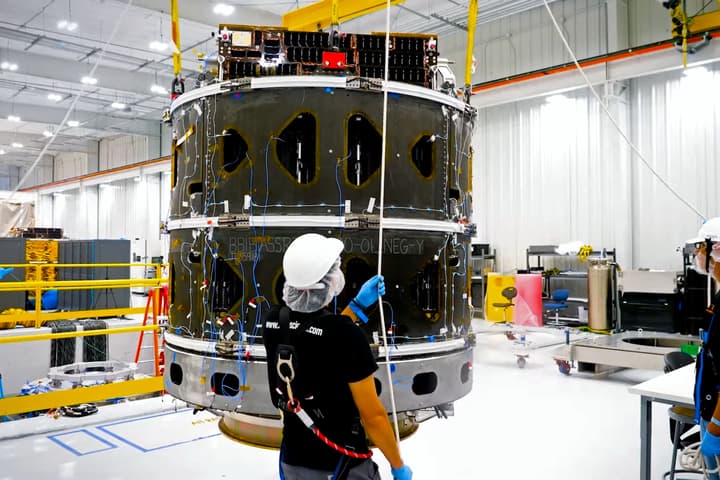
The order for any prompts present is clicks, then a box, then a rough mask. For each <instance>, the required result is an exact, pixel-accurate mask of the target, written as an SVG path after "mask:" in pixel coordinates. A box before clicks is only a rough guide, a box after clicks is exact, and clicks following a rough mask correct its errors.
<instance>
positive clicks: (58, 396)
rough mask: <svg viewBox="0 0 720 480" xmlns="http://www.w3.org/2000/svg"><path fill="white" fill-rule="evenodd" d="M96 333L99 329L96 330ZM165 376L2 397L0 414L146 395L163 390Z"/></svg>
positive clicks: (13, 413)
mask: <svg viewBox="0 0 720 480" xmlns="http://www.w3.org/2000/svg"><path fill="white" fill-rule="evenodd" d="M94 334H95V335H97V331H95V332H94ZM164 388H165V387H164V384H163V377H149V378H141V379H137V380H125V381H123V382H113V383H106V384H103V385H97V386H92V387H82V388H72V389H69V390H56V391H54V392H47V393H41V394H38V395H19V396H15V397H7V398H3V399H0V416H4V415H15V414H18V413H24V412H34V411H36V410H49V409H51V408H59V407H62V406H66V405H77V404H79V403H88V402H99V401H102V400H107V399H109V398H120V397H132V396H136V395H147V394H149V393H155V392H160V391H162V390H164Z"/></svg>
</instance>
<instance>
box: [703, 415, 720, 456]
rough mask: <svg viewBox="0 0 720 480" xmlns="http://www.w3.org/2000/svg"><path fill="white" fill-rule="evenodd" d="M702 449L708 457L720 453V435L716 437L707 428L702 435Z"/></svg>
mask: <svg viewBox="0 0 720 480" xmlns="http://www.w3.org/2000/svg"><path fill="white" fill-rule="evenodd" d="M713 420H714V419H713ZM700 450H701V451H702V453H703V455H705V456H706V457H714V456H717V455H720V437H716V436H715V435H713V434H712V433H710V432H709V431H708V430H705V432H704V434H703V436H702V443H701V444H700Z"/></svg>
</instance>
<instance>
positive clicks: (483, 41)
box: [439, 0, 607, 83]
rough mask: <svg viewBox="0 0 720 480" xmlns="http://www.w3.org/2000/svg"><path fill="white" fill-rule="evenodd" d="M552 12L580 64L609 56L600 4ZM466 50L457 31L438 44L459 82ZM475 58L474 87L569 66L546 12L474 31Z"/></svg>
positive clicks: (590, 0)
mask: <svg viewBox="0 0 720 480" xmlns="http://www.w3.org/2000/svg"><path fill="white" fill-rule="evenodd" d="M551 8H552V10H553V12H554V13H555V15H556V16H557V18H558V20H559V21H560V22H561V24H562V27H563V29H564V32H565V34H566V35H567V37H568V40H569V42H570V44H571V45H572V46H573V48H574V49H575V50H576V53H577V55H578V57H579V58H586V57H590V56H595V55H600V54H603V53H606V52H607V25H606V23H607V22H606V17H607V15H606V6H605V1H604V0H572V1H569V0H568V1H558V2H553V3H552V4H551ZM466 45H467V33H466V32H463V31H460V30H457V31H456V32H454V33H452V34H450V35H446V36H443V37H442V38H441V39H440V42H439V48H440V54H441V55H442V56H443V57H447V58H450V59H451V60H453V61H455V67H454V70H455V73H456V75H457V77H458V80H459V81H460V80H461V79H462V78H464V71H465V46H466ZM474 55H475V59H476V61H477V65H476V72H475V74H474V75H473V83H480V82H486V81H489V80H495V79H498V78H502V77H506V76H511V75H515V74H518V73H523V72H529V71H533V70H538V69H541V68H545V67H548V66H552V65H558V64H561V63H566V62H569V61H570V57H569V56H568V54H567V52H566V51H565V49H564V47H563V45H562V41H561V40H560V38H559V37H558V35H557V32H556V31H555V28H554V27H553V25H552V22H551V20H550V17H549V16H548V14H547V11H546V10H545V8H544V7H542V8H536V9H533V10H528V11H527V12H524V13H521V14H518V15H513V16H510V17H506V18H503V19H500V20H497V21H494V22H490V23H485V24H482V25H478V28H477V33H476V38H475V50H474ZM460 83H462V82H460Z"/></svg>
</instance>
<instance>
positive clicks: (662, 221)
mask: <svg viewBox="0 0 720 480" xmlns="http://www.w3.org/2000/svg"><path fill="white" fill-rule="evenodd" d="M719 87H720V67H718V66H717V65H716V66H715V67H712V66H707V67H701V68H694V69H689V70H687V71H686V72H685V73H683V72H673V73H667V74H662V75H655V76H651V77H645V78H642V79H638V80H635V81H634V82H633V84H632V90H633V93H632V99H633V101H632V126H633V132H634V138H635V141H636V143H637V145H638V147H639V148H640V149H641V151H642V152H643V153H645V154H646V156H647V158H648V161H649V162H650V163H651V165H652V166H653V167H654V168H655V169H656V170H657V171H658V173H660V174H661V175H662V176H663V177H664V178H665V179H666V180H667V181H668V182H669V183H670V184H671V186H672V187H673V188H674V189H675V190H677V192H678V194H679V195H680V196H681V197H682V198H684V199H686V201H688V202H689V203H690V204H692V205H693V206H694V207H695V208H697V209H698V210H699V211H700V213H701V214H702V215H703V216H706V217H708V218H710V217H715V216H718V215H720V166H718V164H719V163H720V95H718V93H717V92H718V88H719ZM633 203H634V212H633V219H632V220H633V249H634V252H635V258H636V261H635V264H636V266H638V267H651V268H665V269H673V270H677V269H679V268H680V267H681V266H682V260H681V256H680V255H681V254H680V253H678V252H677V249H678V247H679V246H681V245H682V244H683V243H684V241H685V240H687V239H688V238H690V237H693V236H695V234H696V232H697V230H698V228H699V226H700V225H701V224H702V219H701V218H700V217H699V216H698V215H697V214H695V213H694V212H693V211H692V210H691V209H690V208H689V207H687V206H686V205H684V204H683V203H682V202H681V201H680V200H678V199H677V198H676V197H675V196H674V195H673V194H672V193H670V192H669V191H668V189H667V188H665V187H664V186H663V185H661V183H660V182H659V181H658V180H657V179H656V178H655V177H654V176H653V175H652V174H651V173H650V171H649V169H648V168H646V167H645V166H642V165H640V164H639V162H634V163H633Z"/></svg>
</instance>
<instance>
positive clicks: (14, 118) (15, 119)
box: [7, 115, 20, 122]
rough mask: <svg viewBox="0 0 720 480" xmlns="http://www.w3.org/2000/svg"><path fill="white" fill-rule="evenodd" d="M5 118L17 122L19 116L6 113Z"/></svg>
mask: <svg viewBox="0 0 720 480" xmlns="http://www.w3.org/2000/svg"><path fill="white" fill-rule="evenodd" d="M7 119H8V120H9V121H11V122H19V121H20V117H18V116H17V115H8V116H7Z"/></svg>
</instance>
